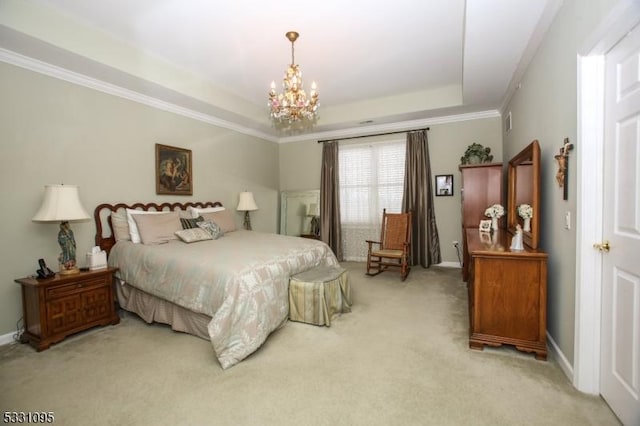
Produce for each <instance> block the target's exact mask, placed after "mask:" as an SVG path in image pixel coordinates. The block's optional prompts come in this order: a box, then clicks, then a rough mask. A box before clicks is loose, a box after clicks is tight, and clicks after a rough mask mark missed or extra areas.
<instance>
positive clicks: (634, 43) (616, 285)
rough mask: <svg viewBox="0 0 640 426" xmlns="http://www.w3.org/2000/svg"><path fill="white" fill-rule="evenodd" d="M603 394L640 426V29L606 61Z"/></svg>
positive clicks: (622, 416) (620, 413) (626, 421)
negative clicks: (606, 243) (606, 245)
mask: <svg viewBox="0 0 640 426" xmlns="http://www.w3.org/2000/svg"><path fill="white" fill-rule="evenodd" d="M605 92H606V95H605V98H606V99H605V102H606V103H605V127H604V129H605V135H604V141H605V143H604V165H605V166H604V208H603V211H604V215H603V218H604V222H603V241H602V243H604V242H605V241H608V242H609V246H610V251H609V252H607V251H606V247H604V248H602V251H603V265H602V266H603V276H602V322H601V339H602V340H601V354H600V357H601V358H600V359H601V365H600V393H601V394H602V396H603V397H604V399H605V400H606V401H607V403H608V404H609V406H610V407H611V408H612V409H613V411H614V412H615V413H616V415H617V416H618V417H619V418H620V420H621V421H622V422H623V423H624V424H625V425H640V28H638V27H636V28H635V29H634V30H633V31H632V32H630V33H629V34H628V35H627V36H626V37H625V38H623V39H622V40H621V41H620V42H619V43H618V44H617V45H616V46H615V47H614V48H613V49H612V50H611V51H610V52H609V53H608V54H607V55H606V88H605Z"/></svg>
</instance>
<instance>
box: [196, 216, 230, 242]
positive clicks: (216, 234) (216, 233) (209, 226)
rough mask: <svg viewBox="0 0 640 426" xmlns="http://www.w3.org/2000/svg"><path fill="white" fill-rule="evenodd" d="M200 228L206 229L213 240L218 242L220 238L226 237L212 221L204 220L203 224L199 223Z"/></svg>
mask: <svg viewBox="0 0 640 426" xmlns="http://www.w3.org/2000/svg"><path fill="white" fill-rule="evenodd" d="M198 227H200V228H202V229H204V230H205V231H207V232H208V233H209V235H211V238H213V239H214V240H217V239H218V238H220V237H222V236H223V235H224V232H222V230H221V229H220V227H219V226H218V225H217V224H216V223H215V222H212V221H210V220H204V221H202V222H198Z"/></svg>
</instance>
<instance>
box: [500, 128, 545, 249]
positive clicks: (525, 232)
mask: <svg viewBox="0 0 640 426" xmlns="http://www.w3.org/2000/svg"><path fill="white" fill-rule="evenodd" d="M508 172H509V177H508V179H509V187H508V204H507V227H508V229H509V232H510V233H511V234H515V232H516V226H517V225H520V227H521V228H522V237H523V241H524V243H525V244H526V245H528V246H529V247H531V248H532V249H537V248H538V242H539V239H540V238H539V237H540V145H539V144H538V141H537V140H534V141H533V142H531V143H530V144H529V145H528V146H527V147H526V148H525V149H523V150H522V151H520V152H519V153H518V154H517V155H516V156H515V157H513V158H512V159H511V160H510V161H509V170H508ZM522 205H529V206H531V209H530V215H531V218H530V219H529V224H527V223H525V219H524V218H523V217H521V215H520V214H519V213H518V210H519V207H520V206H522ZM522 210H524V209H522ZM527 225H528V226H527Z"/></svg>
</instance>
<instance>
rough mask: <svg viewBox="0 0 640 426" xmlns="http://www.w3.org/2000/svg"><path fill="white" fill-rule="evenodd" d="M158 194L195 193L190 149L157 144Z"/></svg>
mask: <svg viewBox="0 0 640 426" xmlns="http://www.w3.org/2000/svg"><path fill="white" fill-rule="evenodd" d="M156 194H158V195H193V169H192V157H191V150H190V149H184V148H178V147H175V146H169V145H161V144H158V143H157V144H156Z"/></svg>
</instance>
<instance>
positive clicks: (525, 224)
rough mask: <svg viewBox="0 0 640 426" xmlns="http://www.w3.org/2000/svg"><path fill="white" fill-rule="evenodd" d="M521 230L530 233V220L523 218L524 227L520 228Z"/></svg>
mask: <svg viewBox="0 0 640 426" xmlns="http://www.w3.org/2000/svg"><path fill="white" fill-rule="evenodd" d="M522 230H523V231H525V232H531V218H530V217H525V218H524V226H523V227H522Z"/></svg>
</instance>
